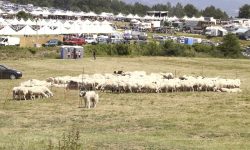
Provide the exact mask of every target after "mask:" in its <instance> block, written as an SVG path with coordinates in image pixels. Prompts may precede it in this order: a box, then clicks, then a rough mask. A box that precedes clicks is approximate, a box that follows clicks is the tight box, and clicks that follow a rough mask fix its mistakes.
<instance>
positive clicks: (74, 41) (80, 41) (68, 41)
mask: <svg viewBox="0 0 250 150" xmlns="http://www.w3.org/2000/svg"><path fill="white" fill-rule="evenodd" d="M63 44H65V45H83V44H86V41H85V40H84V39H82V38H72V39H66V40H65V41H64V42H63Z"/></svg>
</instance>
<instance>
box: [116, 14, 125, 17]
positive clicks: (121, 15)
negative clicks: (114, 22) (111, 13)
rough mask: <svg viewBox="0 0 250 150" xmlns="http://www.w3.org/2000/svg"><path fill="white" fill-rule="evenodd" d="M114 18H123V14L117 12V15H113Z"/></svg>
mask: <svg viewBox="0 0 250 150" xmlns="http://www.w3.org/2000/svg"><path fill="white" fill-rule="evenodd" d="M115 17H116V18H125V15H123V14H122V13H119V14H118V15H116V16H115Z"/></svg>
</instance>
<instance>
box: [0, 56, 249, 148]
mask: <svg viewBox="0 0 250 150" xmlns="http://www.w3.org/2000/svg"><path fill="white" fill-rule="evenodd" d="M1 64H7V65H8V66H11V67H13V68H18V69H20V70H22V71H23V74H24V76H23V78H22V79H19V80H14V81H10V80H1V81H0V149H3V150H6V149H10V150H17V149H18V150H20V149H24V150H34V149H59V148H58V147H59V141H60V145H62V143H63V141H66V142H67V141H69V139H68V140H67V138H68V137H71V138H72V137H73V136H67V135H68V134H69V133H70V131H72V130H75V131H78V132H79V135H80V138H79V141H78V144H79V145H80V149H114V150H118V149H138V150H141V149H164V150H165V149H188V150H189V149H218V150H228V149H232V150H236V149H240V150H242V149H249V147H250V142H249V141H250V69H249V68H250V63H249V60H236V59H213V58H174V57H134V58H124V57H98V58H97V60H96V61H93V60H92V59H91V58H85V59H83V60H59V59H44V60H35V59H31V60H26V59H24V60H3V61H1ZM83 68H84V72H85V73H87V74H92V73H111V72H113V71H114V70H124V71H134V70H144V71H147V72H149V73H150V72H173V73H174V74H176V75H178V76H179V75H183V74H188V75H202V74H203V75H204V76H208V77H216V76H220V77H223V78H240V79H241V80H242V87H241V89H242V90H243V92H242V93H239V94H228V93H210V92H207V93H206V92H204V93H203V92H201V93H198V92H197V93H192V92H185V93H160V94H153V93H151V94H112V93H100V92H99V94H100V103H98V105H97V108H96V109H91V110H86V109H84V108H79V107H78V102H79V97H78V91H65V90H64V89H57V88H53V89H52V91H53V93H54V95H55V96H54V97H52V98H50V99H42V100H34V101H31V100H28V101H13V100H11V96H12V93H11V90H12V88H13V87H14V86H18V85H19V83H21V82H22V81H26V80H29V79H46V78H47V77H54V76H63V75H71V76H74V75H79V74H81V72H82V70H83ZM63 135H66V137H67V138H66V139H64V138H63V137H64V136H63ZM63 139H64V140H63Z"/></svg>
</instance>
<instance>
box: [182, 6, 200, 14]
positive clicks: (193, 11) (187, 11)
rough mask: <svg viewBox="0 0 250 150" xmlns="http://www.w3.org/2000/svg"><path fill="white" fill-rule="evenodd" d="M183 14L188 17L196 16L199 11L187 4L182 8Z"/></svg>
mask: <svg viewBox="0 0 250 150" xmlns="http://www.w3.org/2000/svg"><path fill="white" fill-rule="evenodd" d="M184 12H185V14H186V15H187V16H188V17H193V16H198V15H199V10H198V9H197V8H196V7H195V6H194V5H192V4H187V5H186V6H185V7H184Z"/></svg>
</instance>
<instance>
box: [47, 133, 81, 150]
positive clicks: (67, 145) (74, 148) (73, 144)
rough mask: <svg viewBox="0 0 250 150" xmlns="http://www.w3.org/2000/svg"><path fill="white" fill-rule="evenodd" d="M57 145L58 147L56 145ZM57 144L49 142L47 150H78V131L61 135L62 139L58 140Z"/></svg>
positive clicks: (79, 145)
mask: <svg viewBox="0 0 250 150" xmlns="http://www.w3.org/2000/svg"><path fill="white" fill-rule="evenodd" d="M57 144H58V145H57ZM57 144H55V145H54V144H53V142H52V141H51V140H50V141H49V145H48V149H47V150H54V149H58V150H80V147H81V144H80V132H79V130H75V129H73V130H71V131H69V132H68V133H67V134H65V133H64V134H63V136H62V138H61V139H59V141H58V143H57Z"/></svg>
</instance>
